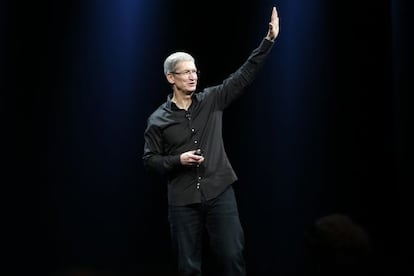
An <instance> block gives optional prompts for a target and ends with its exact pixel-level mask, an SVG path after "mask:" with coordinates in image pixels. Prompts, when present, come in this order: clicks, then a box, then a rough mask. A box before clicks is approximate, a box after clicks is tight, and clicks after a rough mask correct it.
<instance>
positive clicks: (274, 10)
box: [271, 7, 278, 21]
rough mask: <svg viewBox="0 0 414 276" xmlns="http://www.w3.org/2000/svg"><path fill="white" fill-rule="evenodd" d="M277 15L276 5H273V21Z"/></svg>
mask: <svg viewBox="0 0 414 276" xmlns="http://www.w3.org/2000/svg"><path fill="white" fill-rule="evenodd" d="M277 17H278V15H277V10H276V7H273V9H272V17H271V20H272V21H275V20H276V19H277Z"/></svg>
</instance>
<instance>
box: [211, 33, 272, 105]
mask: <svg viewBox="0 0 414 276" xmlns="http://www.w3.org/2000/svg"><path fill="white" fill-rule="evenodd" d="M272 46H273V42H272V41H269V40H267V39H265V38H264V39H263V40H262V42H261V43H260V45H259V46H258V47H257V48H256V49H254V50H253V51H252V52H251V54H250V55H249V57H248V58H247V60H246V61H245V62H244V63H243V64H242V65H241V66H240V67H239V68H238V69H237V70H236V71H235V72H234V73H233V74H231V75H230V76H229V77H228V78H226V79H225V80H224V81H223V82H222V84H220V85H218V86H217V87H215V90H216V91H217V103H218V106H219V107H220V108H221V109H224V108H226V107H227V106H228V105H229V104H230V103H231V102H233V101H234V100H235V99H236V98H237V97H239V96H240V95H241V94H242V92H243V91H244V88H245V87H247V86H248V85H250V84H251V83H252V82H253V80H254V79H255V78H256V76H257V73H258V72H259V70H260V68H261V67H262V66H263V64H264V62H265V60H266V58H267V56H268V54H269V53H270V50H271V49H272Z"/></svg>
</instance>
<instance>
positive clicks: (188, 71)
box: [170, 70, 200, 77]
mask: <svg viewBox="0 0 414 276" xmlns="http://www.w3.org/2000/svg"><path fill="white" fill-rule="evenodd" d="M170 73H171V74H174V75H181V76H185V77H188V76H190V75H197V76H200V71H199V70H186V71H184V72H170Z"/></svg>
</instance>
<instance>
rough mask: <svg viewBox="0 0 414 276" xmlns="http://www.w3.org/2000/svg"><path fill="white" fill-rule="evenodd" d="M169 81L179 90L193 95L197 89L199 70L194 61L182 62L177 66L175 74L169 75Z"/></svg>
mask: <svg viewBox="0 0 414 276" xmlns="http://www.w3.org/2000/svg"><path fill="white" fill-rule="evenodd" d="M167 79H168V82H169V83H171V84H174V85H175V87H176V89H177V90H180V91H182V92H184V93H185V94H191V93H193V92H194V91H195V90H196V88H197V80H198V75H197V68H196V66H195V64H194V62H192V61H182V62H180V63H178V64H177V66H176V69H175V71H174V72H171V73H169V74H168V75H167Z"/></svg>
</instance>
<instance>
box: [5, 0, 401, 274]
mask: <svg viewBox="0 0 414 276" xmlns="http://www.w3.org/2000/svg"><path fill="white" fill-rule="evenodd" d="M371 2H373V3H371ZM272 5H276V6H277V8H278V11H279V16H280V24H281V30H280V35H279V38H278V39H277V41H276V43H275V45H274V48H273V51H272V53H271V54H270V57H269V59H268V62H267V63H266V65H265V67H264V68H263V70H262V72H261V74H260V75H259V76H258V78H257V80H256V81H255V82H254V83H253V84H252V85H251V86H250V87H249V88H248V89H247V90H246V94H245V95H244V96H243V97H242V98H240V99H238V100H237V101H236V102H235V103H234V104H233V105H232V106H231V107H230V108H229V109H228V111H227V112H226V113H225V116H224V135H225V137H224V138H225V143H226V146H227V152H228V155H229V157H230V160H231V161H232V164H233V166H234V168H235V170H236V172H237V174H238V176H239V181H238V182H237V183H236V184H235V186H234V187H235V190H236V194H237V197H238V202H239V209H240V216H241V220H242V224H243V226H244V229H245V234H246V251H245V253H246V260H247V269H248V274H249V275H306V266H305V264H306V254H305V250H304V232H305V229H306V228H307V227H308V226H309V225H310V224H311V223H312V222H313V221H315V220H316V219H317V218H319V217H322V216H325V215H328V214H333V213H343V214H347V215H349V216H351V217H352V218H353V219H354V220H355V221H356V222H358V223H359V224H360V225H362V226H363V227H364V228H365V229H366V230H367V232H368V233H369V234H370V236H371V238H372V240H373V245H374V258H375V260H376V262H375V263H376V264H377V267H376V269H377V270H378V271H382V272H385V273H384V274H386V275H397V274H398V273H399V271H400V269H401V265H402V258H403V255H402V253H401V248H400V242H401V239H402V231H401V229H402V228H401V227H402V225H401V223H400V215H401V212H400V211H401V208H400V192H401V184H402V182H403V180H402V177H403V175H404V173H405V172H406V168H407V167H406V165H405V163H404V160H405V144H406V142H405V131H406V125H405V116H406V113H407V108H406V106H407V98H406V93H405V92H407V91H408V89H407V88H404V85H406V84H408V70H407V68H408V57H407V56H408V48H409V46H408V36H407V33H408V30H407V27H406V23H407V22H406V13H407V7H406V5H405V4H403V1H384V0H380V1H368V2H367V1H365V2H364V1H363V2H361V1H359V2H349V1H327V0H325V1H324V0H292V1H287V0H285V1H277V2H272V1H267V0H262V1H256V0H255V1H253V0H251V1H250V0H246V1H243V2H239V1H227V2H225V3H224V2H223V1H206V2H189V1H153V0H141V1H133V0H119V1H109V0H103V1H90V0H84V1H42V2H39V1H32V2H28V3H23V2H19V1H15V2H12V1H9V2H2V4H1V9H2V11H1V39H2V43H1V58H2V62H1V64H2V71H3V72H4V73H3V74H2V75H3V81H2V87H3V89H2V90H3V91H5V92H2V94H3V96H5V101H3V103H2V107H3V110H4V112H2V113H3V120H4V124H3V129H4V135H3V138H5V142H4V143H3V145H4V152H5V155H4V156H5V160H4V161H5V163H6V165H5V166H3V168H4V170H5V172H4V174H3V176H4V177H3V180H2V182H3V185H2V186H4V187H5V188H6V190H5V191H6V192H5V193H4V195H3V196H4V197H5V198H6V200H5V202H7V204H5V205H6V206H5V208H3V210H4V211H5V216H4V218H5V222H4V225H3V226H4V228H5V229H6V230H7V231H6V233H7V234H5V235H4V238H5V240H6V245H7V246H6V247H5V248H7V254H6V255H7V256H8V257H7V259H6V263H8V264H10V265H9V266H6V267H5V268H4V270H5V272H8V273H6V274H4V275H18V274H19V275H20V274H21V275H34V274H39V275H172V273H170V271H172V258H171V254H170V244H169V229H168V221H167V209H166V207H167V205H166V204H167V199H166V184H165V183H164V182H163V180H162V179H160V178H158V177H156V176H152V175H149V174H147V173H146V172H145V171H144V168H143V166H142V162H141V155H142V150H143V132H144V129H145V125H146V118H147V116H148V115H149V114H150V113H151V112H152V111H153V110H154V109H155V108H156V107H157V106H158V105H159V104H161V103H162V102H163V101H164V100H165V98H166V95H167V93H169V92H170V90H169V87H168V85H167V83H166V81H165V79H164V76H163V68H162V63H163V61H164V58H165V57H166V56H167V55H168V54H170V53H171V52H173V51H176V50H185V51H188V52H190V53H192V54H193V55H194V56H195V57H196V58H197V64H198V67H199V69H200V70H201V72H202V73H201V78H200V87H205V86H208V85H213V84H217V83H219V82H220V81H221V80H222V79H223V78H225V77H226V76H227V75H229V74H230V73H231V72H232V71H233V70H235V69H236V68H237V67H238V66H239V65H240V64H241V63H242V62H243V61H244V60H245V58H246V57H247V56H248V54H249V53H250V51H251V50H252V49H253V48H254V47H256V46H257V45H258V44H259V42H260V40H261V39H262V38H263V37H264V35H265V33H266V30H267V24H268V21H269V18H270V14H271V8H272ZM9 187H11V189H10V192H9ZM11 272H12V273H11Z"/></svg>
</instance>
